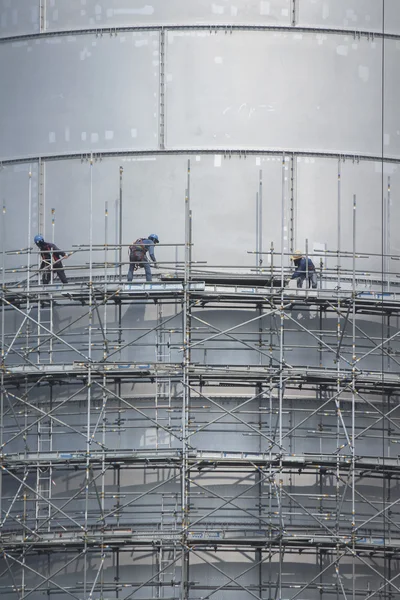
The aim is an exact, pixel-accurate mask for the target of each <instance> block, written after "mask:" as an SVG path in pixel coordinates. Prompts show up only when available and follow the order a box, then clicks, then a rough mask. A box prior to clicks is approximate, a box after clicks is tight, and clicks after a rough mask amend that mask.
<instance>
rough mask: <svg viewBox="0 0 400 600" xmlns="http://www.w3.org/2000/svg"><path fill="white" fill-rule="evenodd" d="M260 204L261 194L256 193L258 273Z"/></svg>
mask: <svg viewBox="0 0 400 600" xmlns="http://www.w3.org/2000/svg"><path fill="white" fill-rule="evenodd" d="M259 204H260V196H259V193H258V192H256V271H258V261H259V258H260V254H259V252H260V242H259V239H258V233H259V230H260V228H259V224H258V219H259V216H260V211H259Z"/></svg>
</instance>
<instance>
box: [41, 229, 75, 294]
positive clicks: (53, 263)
mask: <svg viewBox="0 0 400 600" xmlns="http://www.w3.org/2000/svg"><path fill="white" fill-rule="evenodd" d="M34 242H35V244H36V246H37V247H38V248H39V250H40V256H41V259H42V262H41V263H40V270H41V271H42V273H43V274H42V283H44V284H45V285H46V284H48V283H50V281H51V272H52V270H53V271H54V273H56V274H57V275H58V277H59V278H60V280H61V282H62V283H68V279H67V278H66V276H65V272H64V267H63V264H62V261H61V257H62V256H67V255H66V253H65V252H63V250H60V248H57V246H56V245H55V244H52V243H51V242H45V241H44V239H43V236H42V235H35V237H34Z"/></svg>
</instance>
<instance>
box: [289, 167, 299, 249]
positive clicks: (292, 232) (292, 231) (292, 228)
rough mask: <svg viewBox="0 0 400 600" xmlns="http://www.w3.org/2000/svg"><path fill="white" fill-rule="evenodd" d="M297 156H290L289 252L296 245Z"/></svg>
mask: <svg viewBox="0 0 400 600" xmlns="http://www.w3.org/2000/svg"><path fill="white" fill-rule="evenodd" d="M296 160H297V159H296V158H295V156H294V155H292V156H291V157H290V222H289V252H290V253H291V254H293V252H294V250H295V246H296Z"/></svg>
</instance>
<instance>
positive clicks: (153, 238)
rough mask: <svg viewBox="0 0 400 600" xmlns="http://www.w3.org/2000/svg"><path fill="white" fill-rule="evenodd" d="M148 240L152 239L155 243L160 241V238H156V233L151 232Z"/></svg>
mask: <svg viewBox="0 0 400 600" xmlns="http://www.w3.org/2000/svg"><path fill="white" fill-rule="evenodd" d="M149 240H153V242H155V243H156V244H159V243H160V240H159V239H158V235H157V234H156V233H151V234H150V235H149Z"/></svg>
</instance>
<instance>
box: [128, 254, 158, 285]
mask: <svg viewBox="0 0 400 600" xmlns="http://www.w3.org/2000/svg"><path fill="white" fill-rule="evenodd" d="M135 267H136V268H139V267H143V268H144V270H145V273H146V281H153V277H152V275H151V268H150V265H149V261H148V260H147V258H146V257H144V258H142V259H141V260H140V261H138V260H136V261H135V260H134V261H132V262H131V264H130V265H129V271H128V277H127V280H128V281H132V279H133V271H134V270H135Z"/></svg>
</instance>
